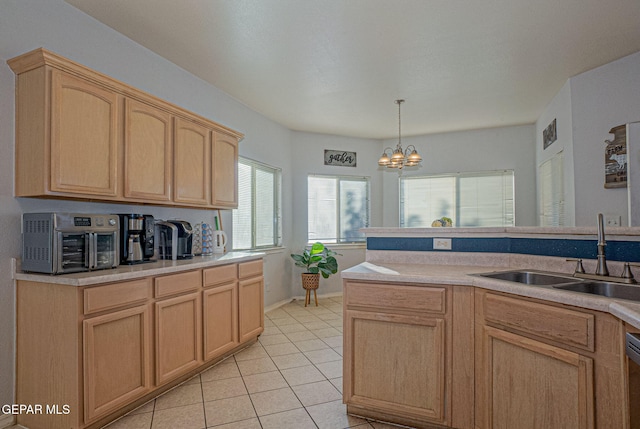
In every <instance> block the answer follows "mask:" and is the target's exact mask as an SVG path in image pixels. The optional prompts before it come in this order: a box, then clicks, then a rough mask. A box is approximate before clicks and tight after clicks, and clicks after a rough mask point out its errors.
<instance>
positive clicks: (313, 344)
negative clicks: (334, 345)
mask: <svg viewBox="0 0 640 429" xmlns="http://www.w3.org/2000/svg"><path fill="white" fill-rule="evenodd" d="M294 344H295V346H296V347H297V348H298V349H300V351H301V352H303V353H304V352H309V351H311V350H322V349H328V348H329V346H328V345H327V344H326V343H325V342H324V341H322V340H320V339H318V338H316V339H315V340H303V341H296V342H295V343H294Z"/></svg>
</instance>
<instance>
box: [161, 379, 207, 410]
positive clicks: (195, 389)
mask: <svg viewBox="0 0 640 429" xmlns="http://www.w3.org/2000/svg"><path fill="white" fill-rule="evenodd" d="M201 403H202V388H201V387H200V384H183V385H181V386H178V387H176V388H175V389H172V390H169V391H168V392H167V393H165V394H163V395H162V396H159V397H158V398H156V407H155V411H156V412H157V411H158V410H165V409H167V408H174V407H181V406H184V405H191V404H201Z"/></svg>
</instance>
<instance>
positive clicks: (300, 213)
mask: <svg viewBox="0 0 640 429" xmlns="http://www.w3.org/2000/svg"><path fill="white" fill-rule="evenodd" d="M291 143H292V145H291V153H292V159H293V165H292V169H291V171H292V174H293V177H292V179H293V183H294V184H295V186H294V188H293V197H292V200H293V201H292V202H293V217H294V222H293V224H294V230H293V234H292V240H291V245H290V250H291V251H292V252H293V253H300V252H301V251H302V249H303V248H304V247H305V245H306V244H307V237H308V236H307V176H308V175H309V174H326V175H346V176H367V177H369V178H370V180H371V181H370V189H371V201H370V205H371V219H370V221H369V223H370V225H371V226H380V225H381V224H382V204H383V201H382V177H381V175H380V172H379V171H378V169H377V168H378V158H379V157H380V153H378V152H379V151H378V147H379V142H378V141H377V140H371V139H359V138H352V137H341V136H332V135H325V134H315V133H303V132H294V133H293V135H292V138H291ZM325 149H333V150H345V151H350V152H356V157H357V161H356V167H339V166H328V165H324V150H325ZM331 248H332V250H336V251H338V252H339V253H341V254H342V256H339V257H338V265H339V267H340V269H341V270H343V269H346V268H349V267H351V266H354V265H357V264H359V263H360V262H363V261H364V253H365V250H364V247H362V246H360V247H356V248H354V247H353V246H349V247H347V248H345V247H342V248H337V247H336V246H333V247H331ZM290 265H291V267H292V269H291V276H292V277H291V284H292V290H291V294H292V296H300V295H301V294H303V293H302V286H301V285H302V282H301V279H300V274H301V273H302V272H303V270H302V269H301V268H298V267H295V266H294V265H293V262H292V261H291V262H290ZM341 291H342V281H341V280H340V277H339V276H337V275H336V276H331V277H329V278H328V279H321V280H320V289H319V290H318V292H319V293H321V294H323V293H335V292H341Z"/></svg>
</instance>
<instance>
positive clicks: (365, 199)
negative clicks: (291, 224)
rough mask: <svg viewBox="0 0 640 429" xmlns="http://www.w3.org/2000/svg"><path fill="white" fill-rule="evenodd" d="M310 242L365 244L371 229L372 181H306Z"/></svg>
mask: <svg viewBox="0 0 640 429" xmlns="http://www.w3.org/2000/svg"><path fill="white" fill-rule="evenodd" d="M307 199H308V200H307V209H308V211H307V213H308V214H307V216H308V239H309V242H315V241H321V242H325V243H352V242H359V241H364V240H365V237H364V234H362V233H360V232H359V231H358V230H359V229H360V228H365V227H367V226H369V178H368V177H351V176H315V175H310V176H309V177H308V180H307Z"/></svg>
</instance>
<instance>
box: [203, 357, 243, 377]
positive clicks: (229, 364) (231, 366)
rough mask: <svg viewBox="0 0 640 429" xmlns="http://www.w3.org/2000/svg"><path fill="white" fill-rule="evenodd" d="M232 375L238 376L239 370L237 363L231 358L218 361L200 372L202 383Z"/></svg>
mask: <svg viewBox="0 0 640 429" xmlns="http://www.w3.org/2000/svg"><path fill="white" fill-rule="evenodd" d="M234 377H240V371H239V370H238V365H237V364H236V362H235V360H234V359H233V358H231V359H228V360H226V361H224V362H222V363H219V364H218V365H215V366H213V367H211V368H209V369H208V370H206V371H205V372H203V373H201V374H200V379H201V380H202V382H203V383H205V382H207V381H213V380H222V379H225V378H234Z"/></svg>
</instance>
